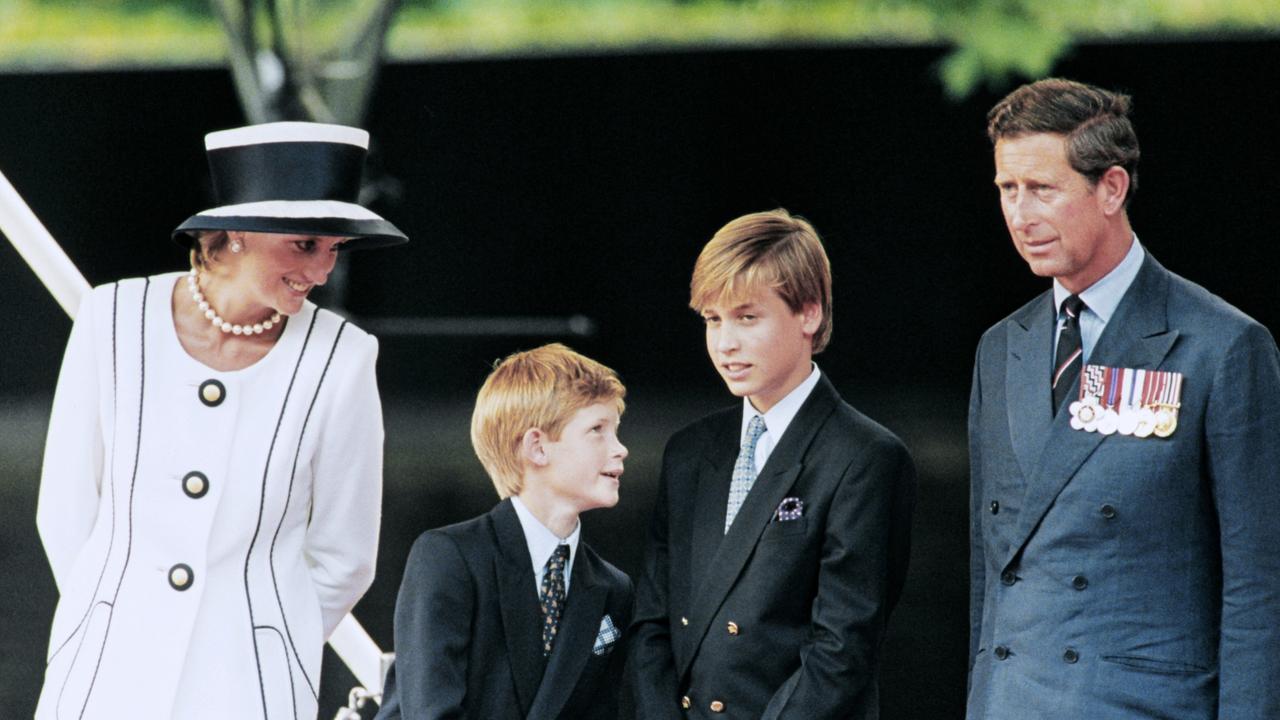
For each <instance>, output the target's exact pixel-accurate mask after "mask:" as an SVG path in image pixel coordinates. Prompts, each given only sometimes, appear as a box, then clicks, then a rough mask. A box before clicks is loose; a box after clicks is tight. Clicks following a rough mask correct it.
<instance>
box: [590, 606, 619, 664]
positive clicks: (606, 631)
mask: <svg viewBox="0 0 1280 720" xmlns="http://www.w3.org/2000/svg"><path fill="white" fill-rule="evenodd" d="M621 637H622V633H621V632H620V631H619V630H618V627H617V626H616V625H614V624H613V618H611V617H609V615H608V614H607V613H606V614H605V616H604V617H603V618H601V619H600V632H598V633H596V644H595V646H593V647H592V648H591V652H593V653H595V654H596V655H608V654H609V653H611V652H613V646H614V645H615V644H616V643H617V642H618V639H619V638H621Z"/></svg>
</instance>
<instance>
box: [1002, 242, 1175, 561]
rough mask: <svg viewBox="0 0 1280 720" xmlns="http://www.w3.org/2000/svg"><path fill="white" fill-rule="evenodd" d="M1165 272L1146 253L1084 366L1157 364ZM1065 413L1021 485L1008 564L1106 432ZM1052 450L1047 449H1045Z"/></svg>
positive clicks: (1162, 349) (1163, 341)
mask: <svg viewBox="0 0 1280 720" xmlns="http://www.w3.org/2000/svg"><path fill="white" fill-rule="evenodd" d="M1168 295H1169V273H1168V271H1167V270H1165V269H1164V268H1163V267H1161V265H1160V264H1159V263H1157V262H1156V261H1155V258H1153V257H1151V255H1150V254H1148V255H1147V257H1146V259H1145V260H1144V261H1143V264H1142V269H1141V270H1139V271H1138V275H1137V277H1135V278H1134V281H1133V284H1132V285H1131V286H1130V287H1129V289H1128V291H1126V292H1125V295H1124V298H1123V299H1122V300H1121V301H1120V305H1119V306H1118V307H1117V308H1116V312H1115V314H1114V315H1113V316H1112V317H1111V321H1110V322H1108V323H1107V327H1106V329H1105V330H1103V331H1102V337H1100V338H1098V344H1097V345H1096V346H1095V347H1094V349H1093V351H1092V352H1091V353H1090V356H1089V364H1090V365H1107V366H1110V367H1129V368H1148V369H1154V368H1158V367H1159V366H1160V363H1161V362H1163V361H1164V358H1165V356H1166V355H1168V354H1169V351H1170V350H1171V349H1172V348H1173V344H1174V342H1175V341H1176V340H1177V339H1178V331H1177V330H1170V329H1169V326H1168V315H1167V311H1166V309H1167V303H1168ZM1070 419H1071V417H1070V414H1069V413H1067V412H1065V411H1064V412H1062V413H1060V414H1059V415H1058V417H1056V418H1055V419H1054V421H1053V424H1052V426H1051V427H1050V430H1049V432H1048V433H1047V435H1048V438H1049V439H1048V443H1047V444H1046V452H1044V453H1043V455H1042V457H1041V459H1040V463H1039V467H1038V468H1037V470H1036V472H1035V474H1034V476H1033V477H1032V480H1031V482H1030V483H1029V484H1028V487H1027V494H1026V497H1025V500H1024V502H1023V507H1022V512H1021V513H1020V514H1019V517H1018V530H1017V533H1016V534H1015V536H1014V538H1013V543H1012V544H1011V545H1010V550H1009V552H1010V554H1009V556H1008V557H1006V558H1005V562H1004V563H1003V565H1008V563H1009V561H1011V560H1012V559H1013V558H1014V556H1016V555H1017V553H1018V551H1020V550H1021V549H1022V546H1023V545H1025V544H1026V541H1027V539H1028V538H1030V536H1031V532H1032V531H1033V530H1034V529H1035V527H1036V526H1037V525H1039V524H1040V521H1041V519H1042V518H1043V517H1044V515H1045V513H1046V512H1048V510H1049V507H1050V506H1051V505H1052V504H1053V501H1054V500H1055V499H1056V498H1057V497H1058V493H1060V492H1062V488H1063V487H1065V486H1066V484H1067V482H1068V481H1070V479H1071V477H1072V476H1073V475H1075V473H1076V471H1078V470H1079V469H1080V466H1081V465H1082V464H1083V463H1084V462H1085V460H1087V459H1088V458H1089V456H1090V455H1092V454H1093V451H1094V450H1096V449H1097V448H1098V445H1100V444H1101V443H1102V442H1103V441H1104V440H1106V438H1107V437H1109V436H1107V435H1103V434H1102V433H1096V432H1093V433H1090V432H1083V431H1080V430H1073V429H1071V426H1070V425H1069V422H1070ZM1049 449H1052V452H1048V451H1047V450H1049Z"/></svg>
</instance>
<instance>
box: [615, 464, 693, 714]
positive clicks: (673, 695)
mask: <svg viewBox="0 0 1280 720" xmlns="http://www.w3.org/2000/svg"><path fill="white" fill-rule="evenodd" d="M672 454H673V453H672V452H671V447H670V445H668V447H667V450H666V452H664V453H663V468H662V477H661V479H660V480H659V482H658V497H657V499H656V500H655V501H654V505H653V515H652V517H651V518H650V521H649V537H648V542H647V543H646V544H645V550H644V571H643V573H642V574H641V576H640V582H639V584H638V586H637V587H636V603H635V614H634V617H633V619H632V624H631V633H630V634H631V638H630V640H629V641H628V656H629V658H628V663H627V667H628V674H629V676H630V681H631V689H632V693H633V697H634V699H635V710H636V720H657V719H659V718H671V719H677V718H679V717H680V710H679V707H680V705H679V695H680V693H679V688H678V685H677V680H676V663H675V656H674V654H673V653H672V649H671V627H670V620H669V617H670V609H669V606H668V604H667V603H668V594H667V592H668V588H667V580H668V577H669V573H668V570H669V565H668V563H669V562H670V560H669V555H668V553H669V548H668V537H669V534H670V527H669V525H668V518H667V483H668V481H669V479H670V472H669V471H668V464H669V463H670V462H673V459H672Z"/></svg>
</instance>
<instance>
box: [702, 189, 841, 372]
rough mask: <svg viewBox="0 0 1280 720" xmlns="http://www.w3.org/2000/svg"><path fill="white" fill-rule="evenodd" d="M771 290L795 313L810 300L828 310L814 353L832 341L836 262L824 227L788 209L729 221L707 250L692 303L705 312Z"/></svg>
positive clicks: (703, 254) (820, 327)
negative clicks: (823, 235) (829, 253)
mask: <svg viewBox="0 0 1280 720" xmlns="http://www.w3.org/2000/svg"><path fill="white" fill-rule="evenodd" d="M762 288H769V289H771V290H774V291H775V292H777V293H778V296H779V297H781V298H782V300H783V301H784V302H786V304H787V307H788V308H790V309H791V312H793V313H798V312H801V311H802V310H803V309H804V306H805V305H807V304H809V303H817V304H818V305H819V306H820V307H821V308H822V322H821V323H820V324H819V325H818V329H817V331H816V332H814V334H813V351H814V352H815V353H819V352H822V351H823V349H825V348H826V347H827V343H828V342H830V340H831V262H830V261H829V260H828V259H827V253H826V251H825V250H824V249H823V248H822V240H821V239H820V238H819V237H818V231H817V230H814V229H813V226H812V225H810V224H809V222H808V221H807V220H805V219H804V218H801V217H798V216H794V215H792V214H791V213H788V212H787V211H786V210H783V209H782V208H778V209H777V210H770V211H768V212H758V213H752V214H750V215H743V216H742V217H740V218H736V219H734V220H731V221H729V223H728V224H727V225H725V226H724V227H722V228H720V230H719V231H717V232H716V234H715V237H713V238H711V241H710V242H708V243H707V245H706V247H704V248H702V252H701V253H700V254H699V255H698V261H697V262H696V263H694V265H693V279H692V280H691V281H690V283H689V307H691V308H693V309H694V311H696V312H702V310H703V309H704V308H706V307H709V306H711V305H714V304H716V303H718V302H720V301H722V300H738V299H742V298H745V297H747V296H749V295H751V294H752V293H754V292H756V291H758V290H760V289H762Z"/></svg>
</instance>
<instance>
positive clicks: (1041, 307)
mask: <svg viewBox="0 0 1280 720" xmlns="http://www.w3.org/2000/svg"><path fill="white" fill-rule="evenodd" d="M1054 319H1055V318H1054V310H1053V291H1049V292H1048V293H1045V294H1044V295H1042V296H1040V297H1039V298H1037V299H1036V300H1035V301H1034V302H1032V303H1030V304H1029V305H1027V306H1026V307H1024V308H1023V309H1022V310H1021V311H1020V312H1019V313H1018V314H1016V315H1015V316H1014V318H1013V322H1011V323H1009V329H1008V335H1007V342H1006V345H1007V353H1008V356H1007V357H1006V359H1005V397H1006V398H1008V402H1007V403H1006V411H1007V412H1008V418H1009V439H1010V441H1011V442H1012V443H1013V452H1014V455H1016V456H1017V458H1018V465H1019V466H1021V467H1022V477H1023V478H1030V477H1031V474H1032V473H1033V472H1035V469H1036V466H1037V465H1039V464H1040V453H1041V451H1042V450H1043V449H1044V444H1045V438H1046V437H1048V435H1049V428H1050V426H1051V424H1052V422H1053V393H1052V390H1051V389H1050V376H1051V375H1052V374H1053V358H1052V353H1053V331H1054Z"/></svg>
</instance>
